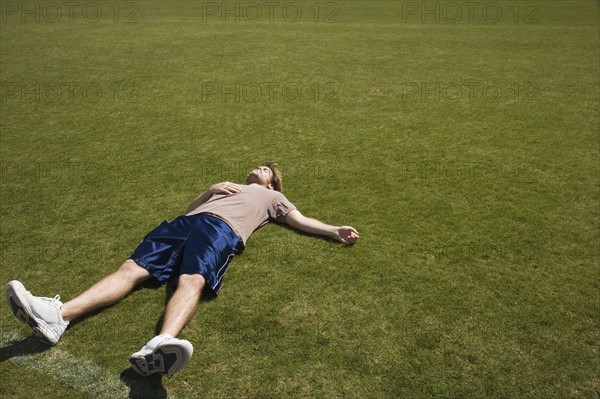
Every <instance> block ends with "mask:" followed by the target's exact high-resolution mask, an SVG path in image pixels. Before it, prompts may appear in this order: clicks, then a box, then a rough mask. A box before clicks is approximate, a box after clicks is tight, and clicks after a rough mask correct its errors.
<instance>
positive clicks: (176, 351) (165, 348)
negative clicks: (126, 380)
mask: <svg viewBox="0 0 600 399" xmlns="http://www.w3.org/2000/svg"><path fill="white" fill-rule="evenodd" d="M192 353H193V347H192V344H190V343H189V342H187V341H181V340H180V341H179V342H176V343H171V342H166V343H164V344H162V345H160V344H159V345H158V347H157V348H156V349H154V351H153V352H152V353H149V354H148V355H146V356H142V357H131V358H129V363H130V364H131V367H132V368H133V369H134V370H135V371H136V372H137V373H138V374H140V375H143V376H144V377H148V376H149V375H152V374H155V373H156V374H160V375H168V376H170V375H172V374H174V373H176V372H177V371H179V370H181V369H182V368H183V367H184V366H185V365H186V363H187V362H188V361H189V360H190V358H191V357H192Z"/></svg>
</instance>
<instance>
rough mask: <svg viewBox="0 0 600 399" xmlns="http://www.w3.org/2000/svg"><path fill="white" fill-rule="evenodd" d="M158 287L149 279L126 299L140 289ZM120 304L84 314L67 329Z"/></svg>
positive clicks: (154, 281) (154, 288)
mask: <svg viewBox="0 0 600 399" xmlns="http://www.w3.org/2000/svg"><path fill="white" fill-rule="evenodd" d="M160 287H161V284H160V283H159V282H157V281H156V280H154V279H149V280H147V281H144V282H143V283H141V284H139V285H138V286H137V287H135V288H134V289H133V291H132V292H130V293H129V294H128V295H127V297H129V296H130V295H133V294H135V293H136V292H137V291H140V290H142V289H153V290H156V289H159V288H160ZM127 297H125V298H123V299H126V298H127ZM120 302H122V300H121V301H119V302H117V303H115V304H113V305H109V306H106V307H103V308H100V309H97V310H93V311H91V312H89V313H86V314H84V315H83V316H80V317H78V318H76V319H74V320H71V321H70V322H69V328H73V327H75V326H76V325H77V324H79V323H81V322H83V321H84V320H85V319H87V318H90V317H93V316H96V315H97V314H100V313H102V312H104V311H105V310H107V309H110V308H112V307H113V306H119V303H120Z"/></svg>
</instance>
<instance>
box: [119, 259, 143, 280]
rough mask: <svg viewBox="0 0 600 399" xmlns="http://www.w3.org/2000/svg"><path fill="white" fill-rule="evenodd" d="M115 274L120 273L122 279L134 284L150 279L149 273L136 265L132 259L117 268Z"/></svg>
mask: <svg viewBox="0 0 600 399" xmlns="http://www.w3.org/2000/svg"><path fill="white" fill-rule="evenodd" d="M117 273H120V274H121V275H123V276H124V278H127V279H128V280H132V281H134V282H142V281H144V280H146V279H147V278H149V277H150V272H149V271H148V270H146V269H144V268H143V267H141V266H140V265H138V264H137V263H136V262H135V261H133V260H132V259H127V260H126V261H125V263H123V264H122V265H121V267H119V270H117Z"/></svg>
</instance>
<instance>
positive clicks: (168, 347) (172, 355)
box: [129, 274, 205, 376]
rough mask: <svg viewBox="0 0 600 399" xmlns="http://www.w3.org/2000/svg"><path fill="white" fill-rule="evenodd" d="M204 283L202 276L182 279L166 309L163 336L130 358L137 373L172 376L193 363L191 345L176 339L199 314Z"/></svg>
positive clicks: (159, 336)
mask: <svg viewBox="0 0 600 399" xmlns="http://www.w3.org/2000/svg"><path fill="white" fill-rule="evenodd" d="M204 283H205V280H204V277H202V276H201V275H200V274H182V275H181V276H179V282H178V284H177V289H176V290H175V292H174V293H173V296H172V297H171V299H169V303H167V307H166V309H165V316H164V321H163V325H162V329H161V333H160V334H159V335H157V336H156V337H154V338H152V339H151V340H150V341H148V343H147V344H146V345H144V347H143V348H142V349H141V350H140V351H138V352H136V353H134V354H133V355H131V357H130V358H129V363H131V367H133V369H134V370H135V371H136V372H137V373H139V374H141V375H143V376H148V375H151V374H153V373H158V374H161V375H171V374H173V373H175V372H176V371H178V370H181V369H182V368H183V367H184V366H185V364H186V363H187V362H188V361H189V360H190V358H191V357H192V353H193V352H194V347H193V346H192V344H191V343H190V342H188V341H186V340H183V339H177V338H174V337H175V336H177V335H178V334H179V333H180V332H181V330H183V328H184V327H185V326H186V325H187V323H188V322H189V321H190V320H191V319H192V316H193V315H194V313H195V312H196V308H197V307H198V301H199V299H200V294H201V293H202V288H204Z"/></svg>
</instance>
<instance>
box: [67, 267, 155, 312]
mask: <svg viewBox="0 0 600 399" xmlns="http://www.w3.org/2000/svg"><path fill="white" fill-rule="evenodd" d="M149 277H150V273H149V272H148V271H147V270H146V269H144V268H143V267H141V266H139V265H138V264H137V263H135V262H134V261H133V260H132V259H127V260H126V261H125V263H123V264H122V265H121V267H120V268H119V269H118V270H117V271H116V272H114V273H112V274H110V275H108V276H106V277H105V278H103V279H102V280H100V281H99V282H97V283H96V284H94V285H93V286H91V287H90V288H88V289H87V290H86V291H85V292H83V293H82V294H81V295H79V296H77V297H76V298H74V299H72V300H70V301H69V302H66V303H64V304H63V306H62V309H61V314H62V317H63V319H64V320H66V321H70V320H73V319H75V318H77V317H79V316H83V315H84V314H86V313H88V312H91V311H93V310H96V309H100V308H103V307H106V306H109V305H112V304H114V303H117V302H119V301H120V300H121V299H123V298H125V297H126V296H127V294H129V293H130V292H131V291H133V289H134V288H135V287H136V286H137V285H138V284H140V283H141V282H143V281H144V280H147V279H148V278H149Z"/></svg>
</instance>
